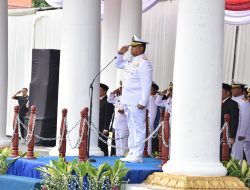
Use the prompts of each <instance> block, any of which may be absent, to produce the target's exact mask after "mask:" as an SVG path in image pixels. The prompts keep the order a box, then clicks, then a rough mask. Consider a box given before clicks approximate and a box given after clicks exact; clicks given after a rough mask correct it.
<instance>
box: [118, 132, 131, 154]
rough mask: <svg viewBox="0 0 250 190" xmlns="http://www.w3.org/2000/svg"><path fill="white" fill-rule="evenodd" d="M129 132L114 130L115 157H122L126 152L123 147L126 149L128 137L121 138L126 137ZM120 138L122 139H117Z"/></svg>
mask: <svg viewBox="0 0 250 190" xmlns="http://www.w3.org/2000/svg"><path fill="white" fill-rule="evenodd" d="M128 134H129V131H128V130H123V129H116V130H115V138H116V139H117V140H115V145H116V147H117V148H116V156H124V154H125V153H126V152H127V150H126V149H124V148H125V147H128V137H127V138H123V137H126V136H128ZM119 138H122V139H119ZM118 147H120V148H118Z"/></svg>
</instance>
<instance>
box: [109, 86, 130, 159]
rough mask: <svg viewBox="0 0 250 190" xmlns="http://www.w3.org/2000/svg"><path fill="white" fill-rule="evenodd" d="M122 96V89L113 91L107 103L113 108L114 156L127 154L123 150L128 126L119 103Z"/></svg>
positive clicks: (125, 144) (121, 105) (126, 139)
mask: <svg viewBox="0 0 250 190" xmlns="http://www.w3.org/2000/svg"><path fill="white" fill-rule="evenodd" d="M121 95H122V87H120V88H118V89H116V90H114V91H113V92H111V93H110V95H109V96H108V99H107V101H108V103H112V104H113V105H114V106H115V117H114V125H113V128H114V129H115V138H116V140H115V145H116V147H117V148H116V156H124V154H125V153H126V152H127V150H126V149H125V148H126V147H128V134H129V131H128V124H127V118H126V116H125V114H124V105H123V104H122V103H121V101H120V98H121Z"/></svg>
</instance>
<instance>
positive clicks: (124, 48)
mask: <svg viewBox="0 0 250 190" xmlns="http://www.w3.org/2000/svg"><path fill="white" fill-rule="evenodd" d="M128 49H129V46H122V47H121V49H119V51H118V54H121V55H124V54H125V53H126V52H127V51H128Z"/></svg>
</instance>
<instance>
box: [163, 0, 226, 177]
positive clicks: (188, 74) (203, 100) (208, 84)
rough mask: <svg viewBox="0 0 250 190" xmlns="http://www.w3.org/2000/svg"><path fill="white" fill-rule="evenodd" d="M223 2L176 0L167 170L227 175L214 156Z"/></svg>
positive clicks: (217, 133)
mask: <svg viewBox="0 0 250 190" xmlns="http://www.w3.org/2000/svg"><path fill="white" fill-rule="evenodd" d="M224 4H225V2H224V1H223V0H200V1H197V0H180V1H179V10H178V11H179V12H178V24H177V41H176V52H175V67H174V91H173V113H172V114H173V118H172V119H173V120H172V128H171V138H172V141H171V153H170V161H169V162H168V163H167V164H166V165H164V166H163V171H164V172H166V173H169V174H175V175H186V176H224V175H225V174H226V169H225V168H224V167H223V166H222V164H221V163H220V160H219V147H220V116H221V83H222V63H223V33H224V20H223V19H224ZM183 92H185V94H183Z"/></svg>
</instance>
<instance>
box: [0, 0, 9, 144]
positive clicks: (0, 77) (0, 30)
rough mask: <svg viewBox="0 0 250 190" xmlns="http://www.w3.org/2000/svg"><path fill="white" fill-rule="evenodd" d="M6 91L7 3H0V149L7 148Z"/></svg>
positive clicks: (4, 1) (2, 1)
mask: <svg viewBox="0 0 250 190" xmlns="http://www.w3.org/2000/svg"><path fill="white" fill-rule="evenodd" d="M7 90H8V1H7V0H1V1H0V92H1V95H0V105H1V106H0V147H4V146H9V145H10V142H9V141H8V140H7V138H6V117H7Z"/></svg>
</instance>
